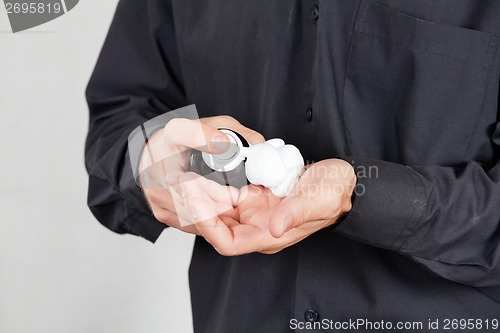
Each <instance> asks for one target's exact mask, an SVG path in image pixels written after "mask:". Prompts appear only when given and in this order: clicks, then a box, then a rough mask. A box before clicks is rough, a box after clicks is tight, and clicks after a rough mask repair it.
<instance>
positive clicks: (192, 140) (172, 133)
mask: <svg viewBox="0 0 500 333" xmlns="http://www.w3.org/2000/svg"><path fill="white" fill-rule="evenodd" d="M164 139H165V140H166V142H167V144H173V145H176V146H180V147H187V148H194V149H197V150H202V151H204V152H207V153H211V154H221V153H224V152H225V151H226V150H227V149H228V148H229V138H228V137H227V135H225V134H224V133H222V132H221V131H219V130H218V129H216V128H215V127H212V126H209V125H206V124H204V123H202V122H201V121H199V120H191V119H184V118H175V119H172V120H171V121H169V122H168V123H167V125H166V126H165V129H164Z"/></svg>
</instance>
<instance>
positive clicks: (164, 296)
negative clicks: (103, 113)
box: [0, 0, 193, 333]
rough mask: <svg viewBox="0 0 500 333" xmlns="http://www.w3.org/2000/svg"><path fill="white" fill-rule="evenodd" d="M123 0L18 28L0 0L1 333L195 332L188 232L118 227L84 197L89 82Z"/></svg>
mask: <svg viewBox="0 0 500 333" xmlns="http://www.w3.org/2000/svg"><path fill="white" fill-rule="evenodd" d="M116 4H117V1H116V0H114V1H98V0H81V1H80V3H79V4H78V5H77V6H76V7H75V8H74V9H73V10H71V11H70V12H68V13H67V14H66V15H64V16H62V17H60V18H58V19H56V20H54V21H52V22H49V23H47V24H44V25H42V26H39V27H35V28H33V29H31V30H28V31H27V32H22V33H17V34H12V33H11V32H10V26H9V23H8V20H7V14H6V11H5V8H4V7H3V4H2V5H0V153H1V163H0V172H1V173H0V175H1V177H0V186H1V191H0V332H5V333H18V332H22V333H35V332H36V333H79V332H82V333H90V332H99V333H102V332H106V333H113V332H117V333H127V332H135V333H139V332H140V333H146V332H147V333H152V332H175V333H183V332H192V321H191V309H190V300H189V289H188V280H187V279H188V276H187V272H188V266H189V260H190V257H191V252H192V246H193V237H192V236H190V235H187V234H183V233H181V232H179V231H177V230H166V231H165V232H164V233H163V234H162V236H161V237H160V239H159V240H158V241H157V243H156V244H154V245H153V244H151V243H149V242H147V241H146V240H143V239H141V238H138V237H134V236H128V235H125V236H120V235H117V234H114V233H112V232H111V231H108V230H107V229H105V228H104V227H102V226H101V225H100V224H99V223H98V222H97V220H95V218H94V217H93V216H92V215H91V213H90V211H89V210H88V208H87V206H86V195H87V194H86V191H87V175H86V172H85V168H84V161H83V147H84V140H85V135H86V131H87V128H88V111H87V106H86V103H85V99H84V90H85V87H86V85H87V82H88V79H89V77H90V74H91V72H92V70H93V67H94V65H95V62H96V60H97V56H98V53H99V51H100V48H101V46H102V43H103V41H104V38H105V35H106V33H107V29H108V27H109V24H110V22H111V18H112V16H113V14H114V10H115V7H116ZM131 24H133V22H131Z"/></svg>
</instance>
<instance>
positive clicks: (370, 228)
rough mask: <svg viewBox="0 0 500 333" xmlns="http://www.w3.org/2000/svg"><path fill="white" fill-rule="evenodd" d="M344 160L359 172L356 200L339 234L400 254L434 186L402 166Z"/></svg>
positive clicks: (339, 229)
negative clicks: (431, 186) (429, 191)
mask: <svg viewBox="0 0 500 333" xmlns="http://www.w3.org/2000/svg"><path fill="white" fill-rule="evenodd" d="M342 159H344V160H346V161H348V162H349V163H351V164H352V166H353V167H354V170H355V172H356V176H357V184H356V187H355V190H354V194H353V195H355V198H356V200H355V201H354V203H353V207H352V209H351V211H350V212H349V214H348V215H347V216H346V217H345V218H344V219H343V221H342V223H341V224H339V225H338V226H337V227H336V228H335V232H337V233H339V234H342V235H345V236H347V237H350V238H353V239H355V240H358V241H361V242H363V243H367V244H370V245H373V246H377V247H382V248H385V249H389V250H394V251H398V250H399V249H400V248H401V246H402V245H403V244H404V243H405V241H406V239H407V238H408V237H409V236H410V235H411V234H412V232H413V230H414V229H415V228H416V226H417V225H418V224H419V221H420V220H421V217H422V215H423V213H424V211H425V208H426V206H427V194H426V193H428V189H429V188H430V184H429V183H428V182H427V181H426V180H425V179H423V178H422V177H421V176H420V175H418V174H417V173H416V172H415V171H413V170H412V169H410V168H409V167H406V166H403V165H400V164H395V163H390V162H385V161H380V160H372V159H368V158H358V157H342Z"/></svg>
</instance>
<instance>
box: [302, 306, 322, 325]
mask: <svg viewBox="0 0 500 333" xmlns="http://www.w3.org/2000/svg"><path fill="white" fill-rule="evenodd" d="M304 318H305V319H306V321H308V322H315V321H318V319H319V313H317V312H316V311H314V310H312V309H311V310H307V311H306V312H305V313H304Z"/></svg>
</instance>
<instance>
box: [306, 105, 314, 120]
mask: <svg viewBox="0 0 500 333" xmlns="http://www.w3.org/2000/svg"><path fill="white" fill-rule="evenodd" d="M306 119H307V120H308V121H312V120H313V109H312V107H308V108H307V110H306Z"/></svg>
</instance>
